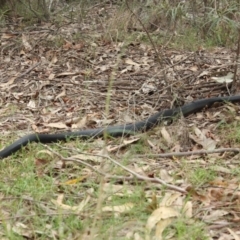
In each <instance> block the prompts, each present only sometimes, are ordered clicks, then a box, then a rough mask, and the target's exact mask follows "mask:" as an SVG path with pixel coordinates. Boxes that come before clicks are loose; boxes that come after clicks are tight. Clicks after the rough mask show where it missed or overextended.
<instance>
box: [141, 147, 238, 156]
mask: <svg viewBox="0 0 240 240" xmlns="http://www.w3.org/2000/svg"><path fill="white" fill-rule="evenodd" d="M224 152H233V153H239V152H240V148H219V149H214V150H198V151H192V152H171V153H160V154H141V155H137V157H140V158H143V157H159V158H164V157H183V156H192V155H202V154H213V153H224Z"/></svg>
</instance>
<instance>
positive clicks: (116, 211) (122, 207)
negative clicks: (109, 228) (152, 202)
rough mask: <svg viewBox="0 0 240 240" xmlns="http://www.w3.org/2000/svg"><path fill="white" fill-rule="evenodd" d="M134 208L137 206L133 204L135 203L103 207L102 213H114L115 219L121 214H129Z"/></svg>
mask: <svg viewBox="0 0 240 240" xmlns="http://www.w3.org/2000/svg"><path fill="white" fill-rule="evenodd" d="M134 206H135V204H133V203H125V204H123V205H118V206H110V207H108V206H106V207H103V208H102V211H103V212H113V213H114V215H115V217H117V216H119V215H120V213H125V212H129V211H130V210H131V209H132V208H133V207H134Z"/></svg>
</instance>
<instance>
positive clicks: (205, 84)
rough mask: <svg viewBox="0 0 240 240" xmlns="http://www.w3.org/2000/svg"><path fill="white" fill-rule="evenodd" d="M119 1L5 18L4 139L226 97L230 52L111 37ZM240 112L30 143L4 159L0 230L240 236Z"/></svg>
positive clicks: (229, 108) (232, 109) (9, 233)
mask: <svg viewBox="0 0 240 240" xmlns="http://www.w3.org/2000/svg"><path fill="white" fill-rule="evenodd" d="M115 7H116V6H114V5H111V4H109V5H108V4H106V5H104V6H101V7H100V6H99V5H96V6H93V7H91V8H90V9H88V15H87V16H85V17H84V18H83V19H81V20H79V19H77V18H73V19H69V18H67V17H66V16H65V15H64V14H62V15H61V19H58V20H55V21H53V22H51V23H50V22H41V23H38V24H34V25H31V26H26V24H24V22H21V19H18V18H16V19H15V22H11V23H8V24H5V26H4V27H2V29H1V49H0V50H1V55H0V62H1V65H0V75H1V80H0V89H1V91H0V101H1V102H0V104H1V107H0V119H1V121H0V129H1V132H2V137H1V147H4V146H7V145H9V144H10V143H11V142H13V141H14V140H16V139H18V138H20V137H21V136H24V135H26V134H28V133H32V132H36V133H53V132H61V131H76V129H88V128H91V129H92V128H97V127H102V126H108V125H119V124H127V123H132V122H136V121H139V120H142V119H146V118H147V117H148V116H151V115H152V114H154V113H156V112H158V111H160V110H164V109H170V108H175V107H179V106H182V105H184V104H186V103H189V102H192V101H194V100H197V99H203V98H210V97H215V96H228V95H229V92H230V86H229V85H228V84H227V83H226V81H229V82H231V79H232V76H231V74H229V72H232V69H233V62H234V58H235V53H234V52H233V51H232V50H231V49H228V48H218V47H215V48H211V49H207V48H204V47H203V46H202V45H201V44H199V46H198V45H197V44H196V46H195V49H194V50H183V49H182V48H180V47H179V48H174V47H173V46H172V45H171V44H169V43H168V44H165V45H164V44H158V45H157V49H154V46H152V45H151V43H149V41H147V40H145V41H144V40H142V39H143V38H142V35H144V36H145V37H146V33H145V32H144V31H141V32H140V31H138V32H134V34H132V33H131V32H129V34H127V33H125V34H126V35H125V36H124V37H121V38H120V39H115V37H114V38H113V37H112V35H111V34H112V29H111V30H110V29H109V25H110V23H112V19H114V16H115V15H114V14H116V8H115ZM139 36H141V38H140V37H139ZM146 38H147V37H146ZM189 44H191V45H193V43H189ZM156 50H157V52H158V53H157V52H156ZM238 113H239V106H238V105H237V104H234V105H233V104H230V103H226V104H224V105H222V104H221V105H219V104H218V105H214V107H212V108H210V109H204V110H203V111H201V112H198V113H196V114H193V115H191V116H189V117H187V118H183V117H179V118H176V119H174V120H173V122H172V123H171V124H169V123H167V122H163V123H162V124H160V125H159V126H157V127H156V128H154V129H152V130H150V131H149V132H147V133H138V134H137V135H135V136H131V137H122V138H117V139H113V138H104V139H96V140H93V139H91V140H88V141H82V140H76V141H69V142H67V143H58V144H51V145H47V146H46V145H42V144H30V145H28V146H27V147H25V148H23V149H22V150H21V151H19V152H17V153H16V154H14V155H12V156H11V157H8V158H7V159H4V160H2V162H1V167H0V172H1V176H2V181H1V183H0V199H1V203H0V212H1V216H0V221H1V223H2V224H1V228H0V236H1V239H4V237H5V238H6V239H153V236H155V237H156V239H216V238H217V239H220V238H221V237H223V236H224V237H225V238H224V239H239V235H240V232H239V227H238V226H239V219H240V215H239V201H240V198H239V192H238V188H239V177H240V169H239V155H238V154H237V153H236V152H238V147H239V133H240V128H239V123H238V121H239V116H238ZM226 148H227V149H226ZM233 148H235V149H233ZM199 150H201V154H199V153H198V151H199ZM180 152H181V154H179V153H180Z"/></svg>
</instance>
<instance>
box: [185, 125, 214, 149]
mask: <svg viewBox="0 0 240 240" xmlns="http://www.w3.org/2000/svg"><path fill="white" fill-rule="evenodd" d="M194 132H195V135H196V136H194V135H192V134H190V138H191V139H192V140H194V141H195V142H196V143H198V144H199V145H201V146H202V147H203V148H204V149H205V150H214V149H215V148H216V142H215V141H214V140H213V139H211V138H207V137H206V135H205V134H204V133H203V132H202V131H201V130H200V129H198V128H197V127H195V128H194Z"/></svg>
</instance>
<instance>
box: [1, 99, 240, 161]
mask: <svg viewBox="0 0 240 240" xmlns="http://www.w3.org/2000/svg"><path fill="white" fill-rule="evenodd" d="M216 102H240V95H236V96H230V97H213V98H207V99H200V100H197V101H194V102H191V103H189V104H186V105H183V106H182V107H178V108H174V109H167V110H163V111H159V112H157V113H156V114H154V115H152V116H150V117H148V118H146V119H144V120H142V121H139V122H135V123H131V124H125V125H116V126H109V127H101V128H96V129H86V130H80V131H75V132H62V133H56V134H37V133H33V134H29V135H26V136H24V137H22V138H20V139H18V140H17V141H15V142H13V143H12V144H10V145H9V146H7V147H6V148H4V149H3V150H2V151H0V159H3V158H6V157H8V156H10V155H11V154H13V153H15V152H17V151H18V150H19V149H21V148H22V147H23V146H26V145H27V144H28V143H31V142H39V143H53V142H58V141H66V140H69V139H70V140H71V139H76V138H81V139H88V138H97V137H102V136H103V135H104V134H107V135H109V136H112V137H119V136H126V135H129V134H132V133H135V132H143V131H147V130H149V129H151V128H153V127H154V126H156V125H157V124H159V123H160V122H162V121H164V120H168V119H172V118H173V117H174V116H176V115H178V114H180V113H181V114H182V115H183V116H188V115H189V114H192V113H195V112H198V111H200V110H202V109H203V108H205V107H210V106H211V105H213V104H214V103H216Z"/></svg>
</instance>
